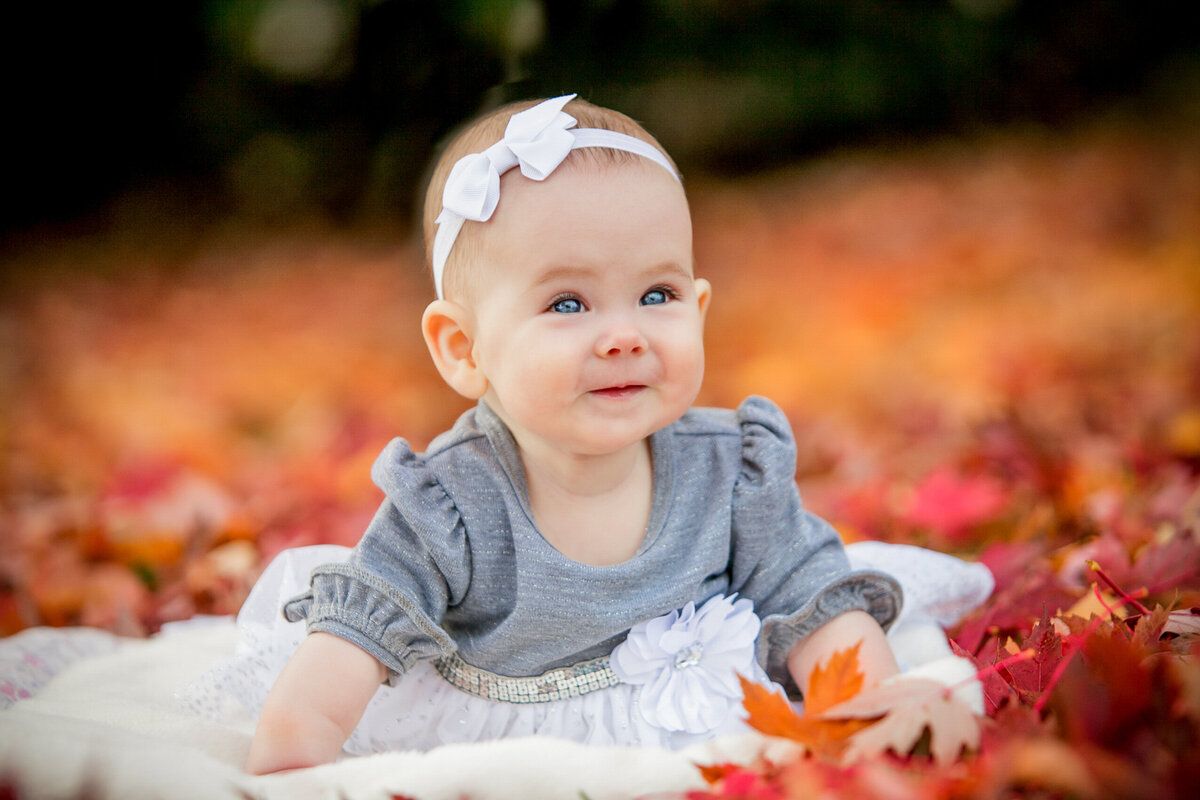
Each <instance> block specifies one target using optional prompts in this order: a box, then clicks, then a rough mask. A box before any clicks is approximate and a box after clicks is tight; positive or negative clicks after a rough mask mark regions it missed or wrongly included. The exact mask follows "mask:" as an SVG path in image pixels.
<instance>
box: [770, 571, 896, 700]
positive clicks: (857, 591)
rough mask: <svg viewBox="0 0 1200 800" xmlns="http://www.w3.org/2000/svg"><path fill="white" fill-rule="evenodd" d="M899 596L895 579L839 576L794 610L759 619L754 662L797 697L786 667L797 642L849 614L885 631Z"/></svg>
mask: <svg viewBox="0 0 1200 800" xmlns="http://www.w3.org/2000/svg"><path fill="white" fill-rule="evenodd" d="M903 597H904V594H903V591H902V590H901V588H900V584H899V583H898V582H897V581H896V579H895V578H893V577H892V576H890V575H886V574H884V573H882V572H870V571H859V572H850V573H848V574H846V575H843V576H842V577H841V578H839V579H838V580H836V581H834V582H833V583H831V584H829V585H828V586H826V587H825V588H824V589H823V590H822V591H821V592H820V593H819V594H818V595H817V596H816V597H814V598H813V599H812V600H811V601H809V602H808V603H807V604H806V605H805V606H804V607H802V608H801V609H799V610H798V611H795V612H793V613H791V614H772V615H771V616H768V617H765V618H764V619H763V626H762V632H761V633H760V634H759V636H758V662H759V663H760V664H762V665H763V668H764V669H765V670H766V671H767V675H768V676H770V678H771V680H773V681H775V682H777V683H779V684H780V685H781V686H783V688H784V689H785V690H786V691H787V693H788V695H789V696H794V697H798V696H799V694H800V688H799V687H797V686H796V683H795V681H793V680H792V676H791V673H790V672H789V671H788V666H787V659H788V654H789V653H791V651H792V648H793V647H794V646H795V645H796V643H797V642H799V641H800V640H801V639H804V638H805V637H806V636H808V635H809V634H811V633H813V632H814V631H815V630H817V629H818V628H820V627H822V626H823V625H825V623H827V622H829V621H830V620H832V619H833V618H834V617H839V616H841V615H842V614H845V613H847V612H849V611H865V612H867V613H868V614H870V615H871V616H872V617H874V618H875V621H876V622H878V623H879V624H880V626H881V627H882V628H883V629H884V630H887V629H888V628H889V627H890V626H891V624H892V622H894V621H895V619H896V617H897V616H899V614H900V606H901V604H902V602H903Z"/></svg>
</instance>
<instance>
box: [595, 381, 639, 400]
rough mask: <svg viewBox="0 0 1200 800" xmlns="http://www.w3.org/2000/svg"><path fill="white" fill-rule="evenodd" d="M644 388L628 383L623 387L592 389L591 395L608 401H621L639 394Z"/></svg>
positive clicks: (637, 384)
mask: <svg viewBox="0 0 1200 800" xmlns="http://www.w3.org/2000/svg"><path fill="white" fill-rule="evenodd" d="M645 388H646V387H645V386H644V385H642V384H640V383H630V384H626V385H623V386H607V387H605V388H603V389H593V390H592V392H591V393H592V394H594V395H596V396H598V397H605V398H608V399H610V400H622V399H624V398H627V397H633V396H635V395H637V394H640V393H641V392H642V391H643V390H644V389H645Z"/></svg>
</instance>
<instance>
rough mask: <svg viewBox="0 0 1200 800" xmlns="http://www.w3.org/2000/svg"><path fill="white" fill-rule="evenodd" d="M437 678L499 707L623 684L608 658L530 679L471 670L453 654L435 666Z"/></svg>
mask: <svg viewBox="0 0 1200 800" xmlns="http://www.w3.org/2000/svg"><path fill="white" fill-rule="evenodd" d="M433 664H434V667H435V668H436V669H437V671H438V674H439V675H441V676H442V677H443V678H445V679H446V682H447V683H449V684H450V685H451V686H453V687H454V688H456V689H459V690H461V691H464V692H466V693H467V694H470V695H474V696H475V697H482V698H483V699H484V700H491V701H493V702H497V703H517V704H526V703H550V702H553V701H555V700H566V699H568V698H571V697H583V696H584V695H585V694H591V693H592V692H598V691H600V690H601V689H607V688H609V687H611V686H616V685H617V684H619V683H620V682H621V680H620V678H618V677H617V675H616V673H615V672H613V670H612V667H611V666H609V663H608V656H604V657H602V658H594V659H592V660H591V661H581V662H579V663H578V664H572V665H571V666H569V667H559V668H558V669H552V670H548V671H547V672H543V673H542V674H541V675H534V676H532V677H528V678H511V677H509V676H507V675H497V674H496V673H494V672H488V671H487V670H485V669H480V668H479V667H476V666H472V665H471V664H468V663H467V662H465V661H463V660H462V659H461V658H459V656H458V654H457V653H452V654H450V655H448V656H445V657H444V658H439V659H437V660H436V661H434V662H433Z"/></svg>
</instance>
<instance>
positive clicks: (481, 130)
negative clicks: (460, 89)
mask: <svg viewBox="0 0 1200 800" xmlns="http://www.w3.org/2000/svg"><path fill="white" fill-rule="evenodd" d="M540 102H542V101H541V100H524V101H521V102H517V103H509V104H508V105H505V106H501V107H500V108H497V109H495V110H494V111H490V112H488V113H486V114H484V115H482V116H480V117H478V118H477V119H475V120H474V121H472V122H470V123H469V124H467V126H466V127H464V128H462V129H461V130H460V131H459V132H458V133H457V134H456V135H455V136H454V137H453V138H451V139H450V141H449V143H448V144H447V145H446V147H445V148H444V149H443V150H442V152H441V154H440V155H439V156H438V159H437V161H436V163H435V164H434V168H433V173H432V176H431V178H430V181H429V186H428V188H427V189H426V190H425V205H424V212H423V214H422V219H421V228H422V233H423V234H424V237H425V267H426V268H427V269H429V270H430V272H432V252H433V237H434V234H436V233H437V223H436V222H434V220H435V219H437V216H438V214H440V213H441V211H442V191H443V189H444V188H445V185H446V179H447V178H448V177H449V176H450V170H451V169H452V168H453V167H454V164H455V163H456V162H457V161H458V160H459V159H460V158H462V157H463V156H465V155H469V154H471V153H480V152H482V151H484V150H486V149H487V148H488V147H491V146H492V145H493V144H495V143H496V142H498V141H500V139H501V138H503V136H504V129H505V127H506V126H507V125H508V120H509V118H510V117H512V115H513V114H516V113H518V112H521V111H524V110H525V109H527V108H531V107H532V106H535V105H537V104H538V103H540ZM563 111H565V112H566V113H568V114H570V115H571V116H573V117H575V119H576V120H577V121H578V124H577V126H576V127H579V128H603V129H606V130H610V131H617V132H618V133H624V134H628V135H629V136H633V137H636V138H638V139H641V140H643V141H645V142H648V143H649V144H651V145H653V146H654V147H655V148H657V149H658V150H659V151H660V152H661V153H662V154H663V155H664V156H666V158H667V160H668V161H670V162H671V165H672V166H673V167H674V166H675V162H674V161H673V160H671V156H670V154H669V153H667V151H666V150H664V149H663V146H662V145H661V144H659V143H658V141H657V140H656V139H655V138H654V137H653V136H651V135H650V134H649V133H648V132H647V131H646V129H645V128H643V127H642V126H641V125H639V124H638V123H637V122H634V121H633V120H632V119H630V118H629V117H627V116H625V115H624V114H622V113H620V112H619V111H613V110H612V109H608V108H604V107H603V106H597V105H593V104H592V103H589V102H587V101H586V100H580V99H578V98H576V99H574V100H572V101H571V102H569V103H567V105H566V106H565V107H564V108H563ZM637 158H640V156H637V155H634V154H633V153H627V152H625V151H623V150H613V149H611V148H607V147H586V148H581V149H579V150H572V151H571V152H570V153H569V154H568V155H567V159H566V160H567V161H584V160H586V161H590V162H591V163H595V164H622V163H630V162H632V161H633V160H635V159H637ZM676 172H678V169H676ZM476 224H478V223H474V222H467V223H466V224H465V225H464V226H463V229H462V233H460V234H459V236H458V240H457V241H456V242H455V246H454V249H453V250H452V251H451V253H450V258H449V259H448V261H447V263H446V271H445V274H444V275H443V277H442V283H443V289H444V292H445V296H446V297H448V298H450V297H458V296H461V295H462V294H463V293H465V292H467V291H468V290H469V288H470V286H469V283H468V278H469V275H468V274H467V273H468V271H467V270H464V269H461V266H462V265H463V261H464V258H467V257H468V256H469V255H470V254H471V253H472V252H473V249H474V248H473V246H472V242H471V240H472V238H473V237H472V236H471V234H470V231H471V228H472V227H473V226H475V225H476Z"/></svg>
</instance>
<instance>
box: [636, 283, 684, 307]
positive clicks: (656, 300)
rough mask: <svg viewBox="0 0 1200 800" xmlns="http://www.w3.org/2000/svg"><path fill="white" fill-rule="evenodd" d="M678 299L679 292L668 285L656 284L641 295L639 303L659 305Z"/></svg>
mask: <svg viewBox="0 0 1200 800" xmlns="http://www.w3.org/2000/svg"><path fill="white" fill-rule="evenodd" d="M678 299H679V293H678V292H676V291H675V290H674V289H672V288H671V287H670V286H656V287H654V288H653V289H651V290H650V291H648V292H646V293H645V294H644V295H642V300H641V305H644V306H661V305H662V304H663V303H668V302H670V301H672V300H678Z"/></svg>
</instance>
